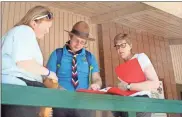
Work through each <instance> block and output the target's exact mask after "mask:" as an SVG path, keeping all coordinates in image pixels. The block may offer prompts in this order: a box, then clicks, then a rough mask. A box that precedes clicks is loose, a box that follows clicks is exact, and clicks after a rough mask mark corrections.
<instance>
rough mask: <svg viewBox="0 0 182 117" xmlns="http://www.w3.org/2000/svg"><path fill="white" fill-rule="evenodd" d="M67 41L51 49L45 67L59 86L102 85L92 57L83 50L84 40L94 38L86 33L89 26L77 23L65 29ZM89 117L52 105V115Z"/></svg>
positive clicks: (56, 116)
mask: <svg viewBox="0 0 182 117" xmlns="http://www.w3.org/2000/svg"><path fill="white" fill-rule="evenodd" d="M65 31H66V32H68V34H69V36H70V40H69V41H68V42H67V43H66V44H65V46H64V47H63V48H58V49H56V50H55V51H53V52H52V54H51V56H50V58H49V61H48V63H47V68H48V69H49V70H50V71H53V72H55V73H56V74H57V76H58V79H59V80H58V81H59V85H60V86H61V87H63V88H65V89H66V90H69V91H76V90H78V89H92V90H99V89H100V88H101V85H102V81H101V77H100V74H99V72H100V71H99V67H98V64H97V61H96V59H95V56H94V55H93V54H91V53H90V52H89V51H87V50H86V49H85V46H86V43H87V41H94V40H95V39H93V38H91V37H90V35H89V25H88V24H87V23H86V22H84V21H80V22H77V23H76V24H75V25H74V26H73V28H72V30H71V31H67V30H65ZM75 101H77V100H75ZM68 116H69V117H88V116H89V113H88V111H87V112H86V110H85V111H83V110H76V109H63V108H61V109H60V108H54V109H53V117H68Z"/></svg>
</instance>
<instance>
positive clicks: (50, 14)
mask: <svg viewBox="0 0 182 117" xmlns="http://www.w3.org/2000/svg"><path fill="white" fill-rule="evenodd" d="M42 18H47V19H49V20H50V19H52V18H53V13H48V14H47V15H43V16H39V17H37V18H35V20H39V19H42Z"/></svg>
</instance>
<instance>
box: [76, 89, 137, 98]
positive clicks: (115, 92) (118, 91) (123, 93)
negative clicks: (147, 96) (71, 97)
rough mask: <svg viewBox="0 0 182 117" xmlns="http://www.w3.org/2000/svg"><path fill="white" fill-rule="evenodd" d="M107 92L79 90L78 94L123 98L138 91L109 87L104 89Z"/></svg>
mask: <svg viewBox="0 0 182 117" xmlns="http://www.w3.org/2000/svg"><path fill="white" fill-rule="evenodd" d="M104 89H105V90H103V89H102V90H97V91H94V90H91V89H78V90H77V92H84V93H93V94H112V95H121V96H129V95H131V94H133V93H136V91H123V90H121V89H119V88H117V87H107V88H104Z"/></svg>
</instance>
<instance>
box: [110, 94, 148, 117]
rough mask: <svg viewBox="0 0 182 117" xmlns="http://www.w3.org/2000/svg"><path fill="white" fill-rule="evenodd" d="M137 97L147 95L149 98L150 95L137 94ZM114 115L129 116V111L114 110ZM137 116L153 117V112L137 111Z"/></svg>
mask: <svg viewBox="0 0 182 117" xmlns="http://www.w3.org/2000/svg"><path fill="white" fill-rule="evenodd" d="M135 97H146V98H148V95H142V96H140V95H138V96H135ZM112 113H113V115H114V117H128V112H119V111H115V112H112ZM136 117H151V113H145V112H137V113H136Z"/></svg>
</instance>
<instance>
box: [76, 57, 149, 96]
mask: <svg viewBox="0 0 182 117" xmlns="http://www.w3.org/2000/svg"><path fill="white" fill-rule="evenodd" d="M115 71H116V74H117V76H118V77H119V78H120V79H121V80H123V81H125V82H127V83H138V82H142V81H146V78H145V75H144V73H143V71H142V69H141V67H140V64H139V62H138V60H137V59H132V60H129V61H127V62H126V63H123V64H121V65H119V66H117V67H116V69H115ZM104 89H105V90H100V91H94V90H89V89H78V90H77V92H86V93H95V94H113V95H121V96H129V95H131V94H134V93H136V92H137V91H123V90H121V89H119V88H117V87H108V88H104Z"/></svg>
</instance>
